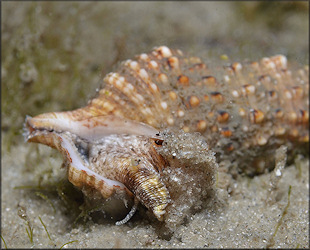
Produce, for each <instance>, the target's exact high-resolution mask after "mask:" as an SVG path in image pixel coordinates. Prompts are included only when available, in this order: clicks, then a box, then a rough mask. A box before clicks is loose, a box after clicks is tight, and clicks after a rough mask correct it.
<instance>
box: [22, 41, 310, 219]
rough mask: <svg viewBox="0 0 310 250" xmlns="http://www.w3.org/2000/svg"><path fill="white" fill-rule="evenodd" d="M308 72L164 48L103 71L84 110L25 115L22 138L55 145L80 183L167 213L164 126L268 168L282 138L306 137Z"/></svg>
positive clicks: (245, 163)
mask: <svg viewBox="0 0 310 250" xmlns="http://www.w3.org/2000/svg"><path fill="white" fill-rule="evenodd" d="M308 75H309V73H308V67H303V68H296V69H292V70H291V69H288V67H287V60H286V58H285V57H284V56H282V55H277V56H274V57H270V58H263V59H262V60H261V61H260V62H247V63H245V64H241V63H232V64H229V65H224V66H214V65H213V66H212V65H210V66H209V65H206V64H204V63H203V62H202V61H201V59H200V58H197V57H186V56H184V55H183V52H181V51H180V50H172V49H169V48H167V47H165V46H161V47H158V48H155V49H154V50H153V51H152V52H151V53H149V54H141V55H139V56H137V57H136V59H135V60H127V61H125V62H123V63H122V64H121V65H120V66H119V68H118V70H117V72H115V73H109V74H107V75H106V77H105V78H104V80H103V81H104V84H103V88H101V89H100V90H99V92H98V95H97V97H96V98H94V99H92V100H90V101H89V103H88V105H87V106H86V107H83V108H80V109H77V110H73V111H68V112H52V113H46V114H42V115H38V116H36V117H33V118H31V117H27V118H26V122H25V131H26V132H25V138H26V140H27V141H29V142H38V143H43V144H46V145H49V146H51V147H54V148H56V149H58V150H59V151H60V152H61V153H62V154H63V156H64V159H65V162H66V163H67V166H68V178H69V180H70V182H72V183H73V184H74V185H76V186H77V187H80V188H83V187H85V186H88V187H90V188H93V189H95V190H98V191H99V192H101V194H102V196H103V197H109V196H111V195H112V194H114V193H115V192H123V191H124V192H127V193H128V194H129V195H133V196H134V197H136V199H137V200H138V201H140V202H141V203H142V204H143V205H145V206H146V207H147V208H149V209H150V210H151V211H152V212H153V213H154V215H155V216H156V217H157V218H158V219H159V220H163V216H164V214H165V208H166V206H167V205H168V204H169V203H170V202H171V199H170V195H169V190H168V189H167V188H166V185H165V183H163V181H162V179H161V173H162V170H163V169H165V168H167V167H169V162H168V160H167V159H165V157H163V156H162V155H161V153H160V151H158V150H157V148H158V147H161V146H162V145H163V144H164V139H163V137H162V136H161V135H160V134H158V132H159V131H162V130H164V129H166V128H170V129H171V131H174V132H175V133H178V131H184V132H186V133H188V132H195V131H197V132H200V133H201V135H202V136H203V138H204V140H205V141H206V142H207V144H208V145H209V148H211V149H212V150H213V151H214V152H215V153H216V157H217V161H222V160H229V161H231V162H232V163H234V164H235V166H236V168H237V169H238V171H244V172H246V173H248V174H253V173H255V172H263V170H264V169H265V168H267V167H268V166H269V165H268V163H269V161H268V158H270V156H272V155H273V154H274V151H275V150H276V149H277V148H278V147H279V146H280V145H282V144H287V145H288V149H289V150H291V151H293V150H295V149H298V148H302V147H304V145H306V144H307V143H308V141H309V130H308V126H309V110H308V104H309V103H308V91H309V82H308ZM300 145H301V147H299V146H300ZM206 147H207V146H206ZM206 150H207V149H206ZM211 158H212V157H211ZM211 158H210V159H211ZM210 161H214V162H215V158H214V159H213V158H212V159H211V160H210ZM212 174H213V173H212ZM170 191H171V190H170Z"/></svg>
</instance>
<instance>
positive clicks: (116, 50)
mask: <svg viewBox="0 0 310 250" xmlns="http://www.w3.org/2000/svg"><path fill="white" fill-rule="evenodd" d="M1 11H2V22H1V32H2V40H1V45H2V54H1V62H2V63H1V97H2V99H1V100H2V103H1V106H2V112H1V116H2V124H1V132H2V133H5V135H6V136H5V137H4V141H3V142H4V144H5V145H6V146H8V147H7V148H10V146H11V145H12V143H13V144H15V143H17V142H19V141H20V140H21V139H22V136H21V131H22V130H21V128H22V123H23V121H24V119H25V115H26V114H28V115H31V116H33V115H37V114H39V113H43V112H47V111H56V110H57V111H60V110H69V109H73V108H77V107H80V106H82V105H84V104H86V103H87V100H88V99H89V98H91V97H93V95H94V93H95V89H96V88H97V87H99V85H100V78H101V77H102V76H103V75H105V74H106V73H108V72H110V71H112V70H113V69H115V67H116V65H117V63H118V62H120V61H122V60H124V59H128V58H131V57H133V56H134V55H136V54H140V53H142V52H148V51H150V50H151V49H152V48H153V47H154V46H159V45H167V46H169V47H172V48H179V49H181V50H183V51H185V52H188V53H189V54H191V55H195V56H200V57H202V58H203V59H204V60H206V61H208V62H211V63H212V61H213V60H215V59H216V58H219V57H220V56H221V55H227V56H228V57H229V58H230V59H231V60H234V61H237V60H245V59H249V60H255V59H259V58H261V57H263V56H271V55H274V54H279V53H281V54H284V55H286V56H287V57H288V58H289V59H290V60H294V61H298V62H300V63H303V64H308V63H309V40H308V36H309V3H308V2H305V1H304V2H297V1H294V2H276V1H272V2H266V1H260V2H252V1H251V2H209V1H208V2H192V1H191V2H118V1H117V2H52V1H48V2H14V1H6V2H2V3H1Z"/></svg>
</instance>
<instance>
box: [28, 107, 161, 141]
mask: <svg viewBox="0 0 310 250" xmlns="http://www.w3.org/2000/svg"><path fill="white" fill-rule="evenodd" d="M37 131H50V132H51V131H56V132H64V131H68V132H70V133H73V134H76V135H77V136H79V137H81V138H83V139H87V140H89V141H94V140H98V139H100V138H102V137H104V136H107V135H111V134H130V135H144V136H149V137H153V138H156V134H157V133H158V130H157V129H155V128H153V127H151V126H150V125H147V124H144V123H142V122H137V121H132V120H129V119H125V118H120V117H117V116H114V115H107V116H93V117H87V118H85V119H83V120H74V119H71V118H70V115H69V113H67V112H63V113H62V112H55V113H47V114H43V115H39V116H35V117H31V116H26V120H25V124H24V133H23V135H24V138H25V140H26V141H28V140H29V139H31V138H32V137H34V136H36V134H37Z"/></svg>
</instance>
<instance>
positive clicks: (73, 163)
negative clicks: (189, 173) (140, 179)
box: [23, 116, 129, 192]
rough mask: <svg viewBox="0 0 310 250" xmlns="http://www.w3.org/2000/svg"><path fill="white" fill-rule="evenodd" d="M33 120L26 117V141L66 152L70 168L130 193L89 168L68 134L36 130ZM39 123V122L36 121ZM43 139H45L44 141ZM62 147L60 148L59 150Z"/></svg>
mask: <svg viewBox="0 0 310 250" xmlns="http://www.w3.org/2000/svg"><path fill="white" fill-rule="evenodd" d="M33 119H34V118H32V117H31V116H26V121H25V124H24V133H23V135H24V138H25V141H26V142H27V141H33V142H40V143H43V144H46V145H48V146H51V147H56V148H58V150H60V151H62V152H65V158H67V162H68V164H69V165H70V167H73V168H75V169H77V170H78V171H83V172H85V173H86V174H87V175H88V176H94V177H95V178H96V179H97V180H98V181H103V182H104V183H105V184H106V185H107V186H109V187H110V188H112V189H123V190H126V191H127V192H129V190H128V189H127V188H126V186H125V185H124V184H123V183H121V182H119V181H116V180H111V179H108V178H105V177H104V176H101V175H99V174H97V173H95V172H94V171H92V170H91V169H90V167H89V163H88V162H87V161H85V160H84V159H83V158H82V157H81V155H80V154H79V152H78V150H77V148H76V146H75V144H74V142H73V141H72V139H70V137H69V136H67V133H68V132H57V131H53V130H52V129H51V128H48V129H44V128H40V129H38V128H36V127H35V126H32V122H33ZM35 122H37V121H35ZM42 138H43V139H42ZM55 139H56V140H57V141H58V142H59V146H56V145H55V143H54V142H53V140H55ZM59 147H60V148H59Z"/></svg>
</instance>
